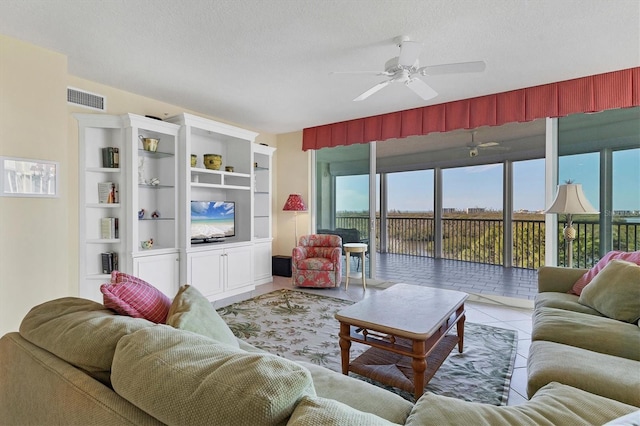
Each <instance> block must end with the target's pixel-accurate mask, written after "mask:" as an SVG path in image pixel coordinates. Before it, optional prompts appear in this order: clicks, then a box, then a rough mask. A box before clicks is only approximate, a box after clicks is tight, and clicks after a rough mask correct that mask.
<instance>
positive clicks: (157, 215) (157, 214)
mask: <svg viewBox="0 0 640 426" xmlns="http://www.w3.org/2000/svg"><path fill="white" fill-rule="evenodd" d="M151 217H152V218H154V219H157V218H159V217H160V212H159V211H158V210H156V211H154V212H153V213H151Z"/></svg>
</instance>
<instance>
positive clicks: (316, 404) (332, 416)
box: [287, 395, 396, 426]
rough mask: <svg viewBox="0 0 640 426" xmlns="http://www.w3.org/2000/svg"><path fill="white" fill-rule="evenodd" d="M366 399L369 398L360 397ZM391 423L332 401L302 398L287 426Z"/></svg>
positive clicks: (340, 425)
mask: <svg viewBox="0 0 640 426" xmlns="http://www.w3.org/2000/svg"><path fill="white" fill-rule="evenodd" d="M360 397H361V398H363V399H366V398H368V397H369V396H368V395H366V396H364V395H360ZM394 424H396V423H391V422H389V421H387V420H385V419H383V418H380V417H378V416H376V415H374V414H371V413H363V412H362V411H358V410H356V409H354V408H351V407H349V406H348V405H345V404H343V403H341V402H338V401H335V400H333V399H327V398H321V397H313V398H312V397H307V396H305V397H304V398H302V401H300V403H299V404H298V405H297V406H296V409H295V410H294V412H293V414H292V415H291V419H289V422H288V423H287V426H343V425H349V426H391V425H394Z"/></svg>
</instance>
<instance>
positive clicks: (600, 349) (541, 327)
mask: <svg viewBox="0 0 640 426" xmlns="http://www.w3.org/2000/svg"><path fill="white" fill-rule="evenodd" d="M586 272H587V270H586V269H569V268H561V267H549V266H545V267H542V268H541V269H540V270H539V273H538V282H539V293H538V295H537V296H536V300H535V309H534V316H533V330H532V335H531V340H532V342H531V347H530V350H529V357H528V365H527V370H528V382H527V384H528V386H527V391H528V394H529V396H533V395H534V394H535V393H536V392H537V391H538V389H540V388H541V387H543V386H544V385H546V384H548V383H550V382H560V383H564V384H567V385H570V386H573V387H576V388H580V389H583V390H585V391H588V392H590V393H593V394H596V395H601V396H604V397H607V398H611V399H615V400H617V401H621V402H624V403H626V404H630V405H634V406H636V407H640V327H639V326H638V322H637V320H636V322H634V323H630V322H625V321H620V320H617V319H613V318H608V317H606V316H604V315H603V314H602V313H601V312H599V311H597V310H595V309H593V308H592V307H589V306H588V305H586V304H585V303H584V302H582V303H581V302H580V301H579V300H580V297H579V296H578V295H575V294H569V293H568V291H569V290H571V289H572V286H573V285H574V283H575V282H576V280H578V279H579V278H580V277H581V276H582V275H583V274H585V273H586ZM603 272H604V270H603ZM600 273H602V272H600ZM635 284H636V286H637V287H638V288H639V289H640V281H639V282H636V283H635ZM585 289H586V288H585ZM610 291H611V292H613V291H615V290H614V289H612V290H610ZM638 295H639V293H629V294H626V295H623V296H622V297H624V298H634V299H636V298H637V299H636V303H638V304H639V305H640V297H638ZM611 297H616V296H615V295H614V294H613V293H611ZM638 315H639V316H640V312H638Z"/></svg>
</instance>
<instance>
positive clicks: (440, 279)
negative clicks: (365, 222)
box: [351, 253, 538, 300]
mask: <svg viewBox="0 0 640 426" xmlns="http://www.w3.org/2000/svg"><path fill="white" fill-rule="evenodd" d="M377 261H378V263H377V271H376V279H377V280H386V281H393V282H398V283H399V282H403V283H407V284H417V285H424V286H428V287H437V288H446V289H450V290H459V291H464V292H466V293H472V294H478V295H492V296H503V297H509V298H518V299H528V300H533V299H534V297H535V295H536V293H537V288H538V271H536V270H531V269H520V268H505V267H502V266H496V265H487V264H483V263H472V262H462V261H458V260H449V259H434V258H431V257H420V256H408V255H402V254H387V253H378V257H377ZM352 262H354V260H352ZM354 266H355V262H354V263H352V265H351V269H352V271H353V270H354V269H355V268H354ZM367 269H368V262H367ZM352 274H353V272H352ZM356 282H358V281H356Z"/></svg>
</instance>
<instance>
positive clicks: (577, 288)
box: [569, 251, 640, 296]
mask: <svg viewBox="0 0 640 426" xmlns="http://www.w3.org/2000/svg"><path fill="white" fill-rule="evenodd" d="M613 259H619V260H626V261H627V262H631V263H635V264H636V265H640V251H632V252H626V251H610V252H609V253H607V254H605V255H604V256H603V257H602V259H600V260H599V261H598V263H596V264H595V266H594V267H593V268H591V269H589V270H588V271H587V272H585V274H584V275H583V276H581V277H580V278H578V281H576V282H575V283H574V284H573V287H572V288H571V290H569V293H570V294H577V295H578V296H580V294H582V289H584V288H585V287H586V286H587V284H589V283H590V282H591V281H592V280H593V279H594V278H595V276H596V275H598V272H600V271H602V270H603V269H604V267H605V266H607V264H608V263H609V262H611V261H612V260H613Z"/></svg>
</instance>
